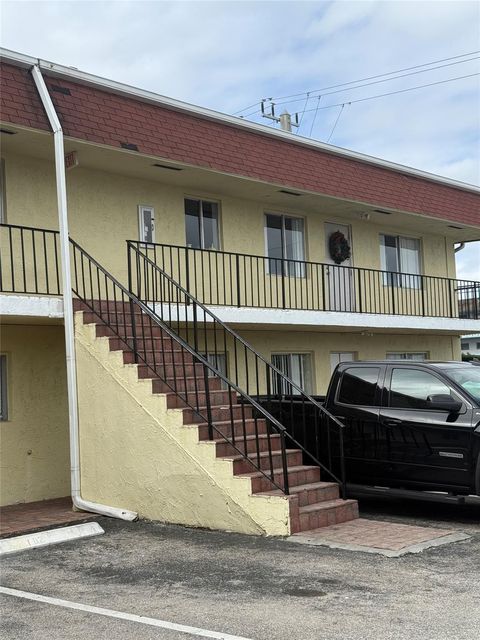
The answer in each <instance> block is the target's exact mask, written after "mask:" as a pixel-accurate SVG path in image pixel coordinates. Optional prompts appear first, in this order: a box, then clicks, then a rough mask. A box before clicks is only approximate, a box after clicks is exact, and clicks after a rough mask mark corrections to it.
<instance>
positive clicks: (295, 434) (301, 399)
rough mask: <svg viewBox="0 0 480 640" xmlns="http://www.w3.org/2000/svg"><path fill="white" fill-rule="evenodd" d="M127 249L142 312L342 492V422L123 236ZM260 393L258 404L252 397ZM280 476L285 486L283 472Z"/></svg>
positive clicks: (131, 285) (131, 282) (132, 288)
mask: <svg viewBox="0 0 480 640" xmlns="http://www.w3.org/2000/svg"><path fill="white" fill-rule="evenodd" d="M127 253H128V277H129V289H130V291H131V292H132V293H133V294H134V298H135V299H136V300H138V301H141V304H142V308H143V309H148V316H149V317H152V314H153V316H154V317H155V318H157V320H158V322H159V323H161V324H162V326H165V327H167V328H168V330H169V335H172V336H175V337H176V338H177V340H181V341H182V344H183V345H185V348H186V347H187V346H188V347H189V349H190V350H191V352H193V353H194V354H195V356H196V357H197V358H201V362H202V364H203V366H204V367H206V368H208V370H209V372H210V373H209V375H215V376H218V377H220V378H221V379H222V380H223V383H224V385H226V388H228V389H231V388H234V389H235V390H236V392H237V393H238V395H239V396H240V403H241V404H242V406H243V405H244V404H245V403H247V404H250V405H251V406H252V407H253V408H254V414H255V415H256V416H257V415H259V416H260V417H261V418H265V419H267V422H268V423H269V424H271V425H272V428H273V429H276V430H277V432H278V433H280V432H281V433H282V440H283V441H287V442H288V444H289V445H291V446H293V447H295V448H299V449H301V450H302V451H303V454H304V459H306V461H307V460H309V461H310V462H311V463H314V464H315V465H318V466H320V467H321V468H322V469H323V470H324V471H325V472H327V474H328V476H329V477H330V478H332V479H334V480H335V481H336V482H338V483H339V485H340V487H341V490H342V494H343V495H345V465H344V451H343V429H344V425H343V424H342V423H341V422H340V421H339V420H337V419H336V418H335V417H334V416H333V415H331V414H330V413H329V412H328V411H327V410H326V409H325V408H324V407H323V406H322V405H321V404H320V403H319V402H317V401H316V400H315V399H314V398H312V397H311V396H310V395H308V394H307V393H306V392H305V391H304V390H303V389H301V388H300V387H299V386H298V385H297V384H296V383H295V382H294V381H293V380H291V379H290V378H289V377H287V376H286V375H285V374H283V373H282V372H281V371H280V370H279V369H278V368H277V367H275V366H274V365H273V364H272V363H271V362H269V361H268V360H267V359H266V358H264V357H263V356H262V355H261V354H260V353H258V352H257V351H256V350H255V349H254V348H253V347H252V346H251V345H250V344H249V343H248V342H247V341H246V340H244V339H243V338H242V337H241V336H239V335H238V334H237V333H236V332H235V331H233V330H232V329H231V328H230V327H229V326H227V325H226V324H225V323H224V322H222V320H220V319H219V318H218V317H217V316H216V315H215V314H214V313H212V311H210V310H209V309H208V308H207V307H206V306H205V305H203V304H202V303H201V302H199V301H198V300H197V299H196V298H194V297H193V296H192V295H191V294H190V293H189V292H188V291H187V290H186V289H185V288H183V287H182V286H181V285H180V284H179V283H178V282H176V281H175V280H174V279H173V278H172V277H171V276H170V275H169V274H168V273H166V271H164V270H163V269H161V268H160V267H159V266H158V265H157V264H155V262H153V261H152V260H151V259H150V258H149V257H148V256H147V255H146V254H144V253H143V252H142V246H141V245H138V244H137V243H134V242H130V241H127ZM222 369H223V370H222ZM227 369H228V371H227ZM240 389H241V390H242V391H240ZM260 396H262V397H263V402H262V407H260V405H259V403H258V402H257V401H256V400H255V397H260ZM289 398H290V400H289ZM260 408H261V409H262V411H259V410H260ZM265 411H266V412H267V413H265ZM273 412H275V413H276V416H275V418H273ZM285 423H287V424H289V429H288V430H286V428H285V426H284V424H285ZM306 442H309V443H310V445H309V446H308V448H306V447H305V446H304V444H303V443H306ZM283 481H284V487H285V486H287V487H288V484H287V483H288V477H287V475H286V473H285V476H284V479H283ZM286 493H288V488H287V490H286Z"/></svg>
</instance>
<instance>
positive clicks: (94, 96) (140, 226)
mask: <svg viewBox="0 0 480 640" xmlns="http://www.w3.org/2000/svg"><path fill="white" fill-rule="evenodd" d="M35 65H37V71H40V72H41V76H43V82H45V85H46V92H45V93H46V96H47V97H45V95H43V96H42V99H43V100H44V101H45V100H51V101H52V103H53V109H54V111H55V112H56V114H57V116H58V119H59V121H60V124H61V126H62V128H63V133H64V136H65V139H64V145H65V147H64V150H65V154H66V163H67V167H68V169H67V184H66V193H67V201H68V220H69V229H70V237H71V239H72V240H73V241H75V243H78V245H77V244H72V245H71V248H70V258H71V273H72V279H73V289H74V294H73V297H74V299H75V308H76V310H77V311H78V313H77V314H76V335H75V348H76V361H77V374H78V375H77V378H78V381H77V389H78V398H79V404H78V415H79V424H80V462H81V475H82V494H83V496H84V497H86V498H87V499H89V500H92V501H96V502H103V503H107V504H110V505H113V506H116V507H126V508H128V509H132V510H134V511H137V512H139V513H140V515H141V516H144V517H149V518H156V519H162V520H166V521H171V522H180V523H185V524H193V525H199V526H207V527H214V528H225V529H233V530H238V531H247V532H252V533H253V532H264V533H269V534H271V533H277V534H283V533H288V532H289V531H292V530H298V528H303V529H305V528H312V527H314V526H315V525H318V526H321V524H322V523H323V524H324V523H325V522H326V521H327V520H328V518H329V520H328V521H329V522H333V521H341V519H342V518H343V519H348V518H349V517H354V512H355V505H354V504H353V503H351V502H341V501H338V500H337V498H336V496H337V494H336V493H335V490H336V489H335V487H329V486H325V485H324V484H322V483H319V481H318V478H319V472H318V469H317V468H315V469H313V468H312V465H310V466H305V465H304V462H305V457H303V459H302V455H301V452H300V454H298V453H296V452H295V450H296V447H297V444H298V442H299V439H300V436H299V435H298V434H296V441H297V442H296V443H294V442H293V441H292V440H291V439H290V440H289V439H288V438H287V443H286V445H285V446H286V448H287V449H289V450H290V449H291V450H292V451H293V452H289V453H288V455H287V454H285V453H284V451H283V449H280V450H279V449H278V447H279V446H280V444H279V443H280V442H282V438H283V436H282V435H281V434H282V433H283V431H282V429H280V427H279V426H278V424H277V422H276V420H278V423H279V424H280V426H285V424H284V422H285V420H287V418H288V416H287V415H286V414H284V413H280V414H276V418H275V419H274V416H273V415H272V414H271V413H270V412H269V411H267V413H263V414H261V415H260V418H258V415H259V414H258V411H259V409H258V408H255V405H254V404H253V405H252V401H255V398H257V397H259V396H268V397H270V398H273V397H277V398H278V397H279V396H281V395H289V394H291V393H292V392H293V393H294V394H296V395H297V396H298V395H299V396H300V397H301V398H302V401H303V402H304V403H305V406H307V405H308V407H309V410H310V409H311V410H312V411H313V414H315V415H316V416H317V414H318V416H317V417H318V419H319V420H320V418H321V420H324V419H327V420H328V418H325V416H324V415H323V414H322V413H321V410H320V409H319V408H318V407H317V405H315V403H314V402H312V399H311V398H309V397H308V396H307V395H305V394H322V393H324V392H325V391H326V387H327V384H328V381H329V378H330V374H331V371H332V369H333V368H334V367H335V366H336V364H337V363H339V362H341V361H345V360H355V359H359V360H363V359H384V358H402V359H405V358H406V359H412V360H415V359H423V358H431V359H435V360H452V359H460V336H461V335H464V334H466V333H473V332H479V331H480V320H479V317H480V316H479V312H478V309H479V306H478V302H479V298H480V283H479V282H473V281H465V280H458V279H456V277H455V256H454V244H455V243H458V242H468V241H471V240H475V239H478V237H479V231H480V190H479V189H478V188H477V187H474V186H470V185H466V184H463V183H459V182H456V181H453V180H449V179H446V178H440V177H438V176H435V175H431V174H427V173H425V172H422V171H417V170H414V169H410V168H408V167H403V166H400V165H396V164H393V163H389V162H385V161H382V160H378V159H375V158H371V157H368V156H364V155H361V154H357V153H354V152H351V151H346V150H344V149H339V148H337V147H333V146H330V145H326V144H323V143H318V142H316V141H312V140H308V139H305V138H301V137H298V136H295V135H292V134H288V133H285V132H280V131H274V130H272V129H271V128H269V127H265V126H261V125H256V124H252V123H250V122H246V121H244V120H242V119H240V118H235V117H230V116H226V115H223V114H219V113H216V112H212V111H208V110H205V109H201V108H199V107H194V106H191V105H188V104H185V103H181V102H177V101H174V100H171V99H169V98H164V97H162V96H158V95H155V94H152V93H149V92H145V91H141V90H138V89H134V88H132V87H128V86H125V85H122V84H119V83H115V82H112V81H107V80H104V79H101V78H98V77H95V76H92V75H89V74H85V73H83V72H80V71H77V70H75V69H72V68H69V67H63V66H61V65H57V64H52V63H47V62H40V63H39V62H38V61H37V60H36V59H33V58H29V57H27V56H23V55H20V54H14V53H12V52H6V51H4V52H3V56H2V65H1V72H2V76H1V93H2V113H1V120H2V165H1V178H2V179H1V187H2V193H1V199H0V202H1V205H2V208H1V216H2V218H1V221H2V222H3V223H4V224H3V226H2V227H1V228H0V233H1V240H0V250H1V264H2V272H1V280H0V300H1V305H2V306H1V314H2V322H3V327H2V335H1V337H2V344H1V359H0V367H1V374H2V384H1V394H2V395H1V400H2V404H1V410H2V424H1V425H0V430H1V439H2V453H1V455H2V460H1V468H2V476H3V477H2V496H1V504H10V503H14V502H22V501H33V500H39V499H44V498H50V497H56V496H61V495H65V494H67V493H68V490H69V477H70V467H69V460H68V451H69V435H68V423H69V414H68V402H67V401H68V396H67V378H66V369H65V342H64V337H65V336H64V327H63V325H64V321H63V309H64V306H63V303H62V297H61V294H62V271H61V268H60V267H61V248H62V246H61V238H60V237H59V234H58V233H57V229H58V228H59V227H58V224H59V223H58V219H59V217H58V208H57V190H58V189H59V185H60V186H61V170H60V167H59V166H57V174H56V166H55V158H54V147H53V142H52V128H51V125H50V122H49V119H48V117H47V113H46V111H45V108H44V104H45V102H44V103H42V99H41V96H40V94H39V93H38V92H37V89H36V85H35V82H34V77H33V76H32V68H33V67H34V66H35ZM36 78H37V80H36V81H37V82H39V80H38V77H37V76H36ZM37 86H38V85H37ZM50 116H51V114H50ZM57 148H58V147H57ZM60 201H61V199H60ZM60 208H61V210H62V206H61V207H60ZM127 240H131V241H133V242H131V243H130V244H129V247H128V256H129V259H128V260H127V244H126V241H127ZM155 243H156V244H155ZM122 287H123V288H122ZM63 293H64V295H65V296H66V298H65V300H69V299H70V294H69V293H68V294H66V293H65V292H63ZM132 293H133V294H134V297H132ZM189 294H190V296H189ZM107 299H108V302H107ZM197 300H198V301H199V302H203V303H205V305H206V307H207V308H208V309H209V310H211V311H213V313H214V314H215V316H216V317H217V318H218V319H215V318H213V317H211V316H210V315H209V313H208V312H207V311H205V310H204V309H203V308H202V307H201V306H200V305H199V303H197ZM142 301H143V303H145V305H146V306H142V305H141V302H142ZM148 309H151V310H152V309H153V310H154V313H152V314H150V312H149V311H148ZM80 311H84V312H85V313H84V315H83V316H82V315H81V313H80ZM82 318H83V321H82ZM88 323H89V324H88ZM232 330H233V331H234V332H236V333H235V334H234V333H232ZM237 334H238V335H237ZM67 345H68V332H67ZM110 349H111V350H110ZM132 349H133V351H136V356H135V353H133V351H132ZM167 349H171V353H167ZM135 362H137V363H138V367H137V365H136V364H135ZM270 362H272V363H273V365H274V366H275V367H277V368H278V370H279V371H280V372H281V373H279V372H278V371H277V370H276V369H273V368H272V367H271V365H270V364H269V363H270ZM137 373H138V376H140V377H142V378H146V379H147V380H148V379H149V378H153V382H152V383H151V385H153V389H154V391H155V393H156V394H157V395H152V392H151V387H149V386H148V385H147V386H145V380H142V381H141V383H140V382H138V381H137ZM282 373H283V374H284V375H282ZM222 376H223V378H222V379H221V380H211V378H212V377H213V378H218V377H222ZM285 376H288V379H287V378H286V377H285ZM293 383H295V384H297V385H298V386H299V387H300V388H301V390H303V391H302V392H300V391H299V390H298V389H297V388H295V387H294V386H292V384H293ZM148 384H150V383H149V382H148ZM68 388H69V389H70V388H71V387H68ZM210 389H211V391H210ZM213 393H215V394H218V395H216V396H214V397H213ZM209 394H210V395H209ZM302 394H303V395H302ZM70 397H71V396H70ZM212 398H213V399H212ZM232 398H233V399H234V400H232ZM213 400H215V402H213ZM232 402H233V404H232ZM182 403H183V404H182ZM266 406H267V408H268V407H269V406H270V405H268V403H267V405H266ZM182 407H183V409H182ZM185 407H186V408H185ZM245 407H247V409H245ZM252 407H254V408H253V409H252ZM270 409H271V406H270ZM309 415H311V414H309ZM199 416H200V417H199ZM71 420H72V417H71V416H70V421H71ZM258 420H260V427H259V423H258ZM204 421H205V424H204V425H203V426H200V427H197V426H195V427H191V428H186V427H184V426H183V424H184V423H185V424H194V425H197V424H198V423H199V422H200V423H203V422H204ZM282 421H284V422H282ZM315 424H316V423H315ZM222 425H228V429H230V430H231V432H229V433H228V434H226V433H224V432H223V431H222V430H223V429H227V426H222ZM265 425H266V426H265ZM287 426H288V425H287ZM307 426H308V425H307ZM317 426H318V425H317ZM237 427H238V433H237V432H236V431H235V429H237ZM259 428H260V433H259ZM289 428H296V426H295V425H294V426H293V427H292V426H291V425H290V427H289ZM312 428H313V427H312ZM324 431H325V430H324ZM322 433H323V432H322ZM235 434H236V435H235ZM234 436H235V437H234ZM212 437H215V439H216V440H217V443H216V445H215V446H213V445H212V444H211V443H210V442H208V444H207V443H205V444H202V445H201V446H200V445H199V443H198V442H199V438H200V439H206V440H207V441H208V440H211V439H212ZM225 438H226V440H225ZM235 438H237V439H236V440H235ZM238 438H240V442H239V441H238ZM224 440H225V441H224ZM272 442H273V443H274V445H275V448H274V449H273V451H272V447H273V445H272ZM299 446H300V445H299ZM331 446H333V445H331ZM245 452H246V453H245ZM319 455H320V454H319ZM226 456H227V457H230V458H232V457H233V458H234V460H233V462H227V461H226V460H225V457H226ZM289 456H290V457H289ZM284 462H285V464H283V463H284ZM287 463H288V464H287ZM252 465H253V466H252ZM255 465H256V466H255ZM258 466H260V467H261V470H258V469H257V468H256V467H258ZM287 466H288V473H287V472H286V471H285V469H286V468H287ZM313 466H314V465H313ZM272 469H275V473H273V472H272ZM292 469H293V471H292ZM330 471H332V469H331V468H330ZM249 472H250V473H251V474H253V475H251V476H245V474H246V473H249ZM347 472H348V470H347ZM264 473H267V475H269V476H270V477H271V478H273V479H274V481H275V483H276V486H274V485H272V484H269V482H268V480H266V478H265V475H264ZM272 473H273V475H272ZM255 474H256V475H255ZM236 475H243V476H244V478H243V480H239V479H237V478H236V477H234V476H236ZM327 477H328V476H327ZM286 478H288V479H289V480H290V484H291V487H290V489H291V491H290V493H291V494H292V495H295V500H294V499H293V498H292V497H290V498H289V499H285V497H284V495H283V493H284V492H283V491H282V487H283V484H282V483H283V482H284V481H285V479H286ZM307 485H308V486H307ZM310 485H311V486H310ZM279 486H280V488H279ZM312 486H313V487H314V489H312ZM292 487H297V490H296V491H294V490H293V489H292ZM298 487H303V489H302V490H300V489H298ZM312 491H318V492H319V493H317V494H315V495H313V494H312ZM258 492H263V493H262V498H263V499H260V498H259V497H255V495H254V494H255V493H258ZM320 492H323V493H322V496H323V498H322V500H324V501H326V503H328V505H329V506H328V509H330V511H329V513H330V515H329V516H328V518H327V520H325V518H326V517H327V516H326V515H325V514H326V511H328V509H327V508H326V507H325V505H324V508H323V509H322V508H320V507H318V509H317V508H316V507H315V508H310V507H312V505H316V504H317V502H320ZM299 496H300V497H299ZM312 496H313V497H312ZM297 497H298V501H296V498H297ZM302 501H303V502H302ZM259 505H260V506H259ZM309 505H310V507H309V508H307V507H308V506H309ZM332 514H336V515H332ZM342 514H343V515H342ZM335 518H336V520H335Z"/></svg>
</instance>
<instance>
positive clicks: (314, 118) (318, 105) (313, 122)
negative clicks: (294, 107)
mask: <svg viewBox="0 0 480 640" xmlns="http://www.w3.org/2000/svg"><path fill="white" fill-rule="evenodd" d="M321 99H322V96H318V102H317V107H316V109H315V113H314V115H313V120H312V126H311V127H310V135H309V136H308V137H309V138H311V137H312V131H313V125H314V124H315V120H316V118H317V113H318V109H319V107H320V100H321ZM322 108H323V107H322Z"/></svg>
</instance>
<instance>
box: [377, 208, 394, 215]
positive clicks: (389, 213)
mask: <svg viewBox="0 0 480 640" xmlns="http://www.w3.org/2000/svg"><path fill="white" fill-rule="evenodd" d="M374 211H375V213H383V215H384V216H391V215H392V213H393V211H385V210H384V209H374Z"/></svg>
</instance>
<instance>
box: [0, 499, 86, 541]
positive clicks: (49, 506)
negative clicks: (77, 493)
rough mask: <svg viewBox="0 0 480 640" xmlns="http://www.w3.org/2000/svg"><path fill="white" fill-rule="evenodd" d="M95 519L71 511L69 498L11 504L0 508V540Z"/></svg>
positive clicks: (82, 513)
mask: <svg viewBox="0 0 480 640" xmlns="http://www.w3.org/2000/svg"><path fill="white" fill-rule="evenodd" d="M95 517H96V516H95V515H94V514H92V513H85V512H83V511H73V510H72V500H71V499H70V498H55V499H54V500H42V501H40V502H27V503H23V504H13V505H10V506H8V507H1V508H0V538H5V537H9V536H13V535H21V534H23V533H27V532H28V531H36V530H38V529H47V528H50V527H56V526H59V525H60V526H61V525H65V524H73V523H75V522H81V521H84V520H92V519H93V518H95Z"/></svg>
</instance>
